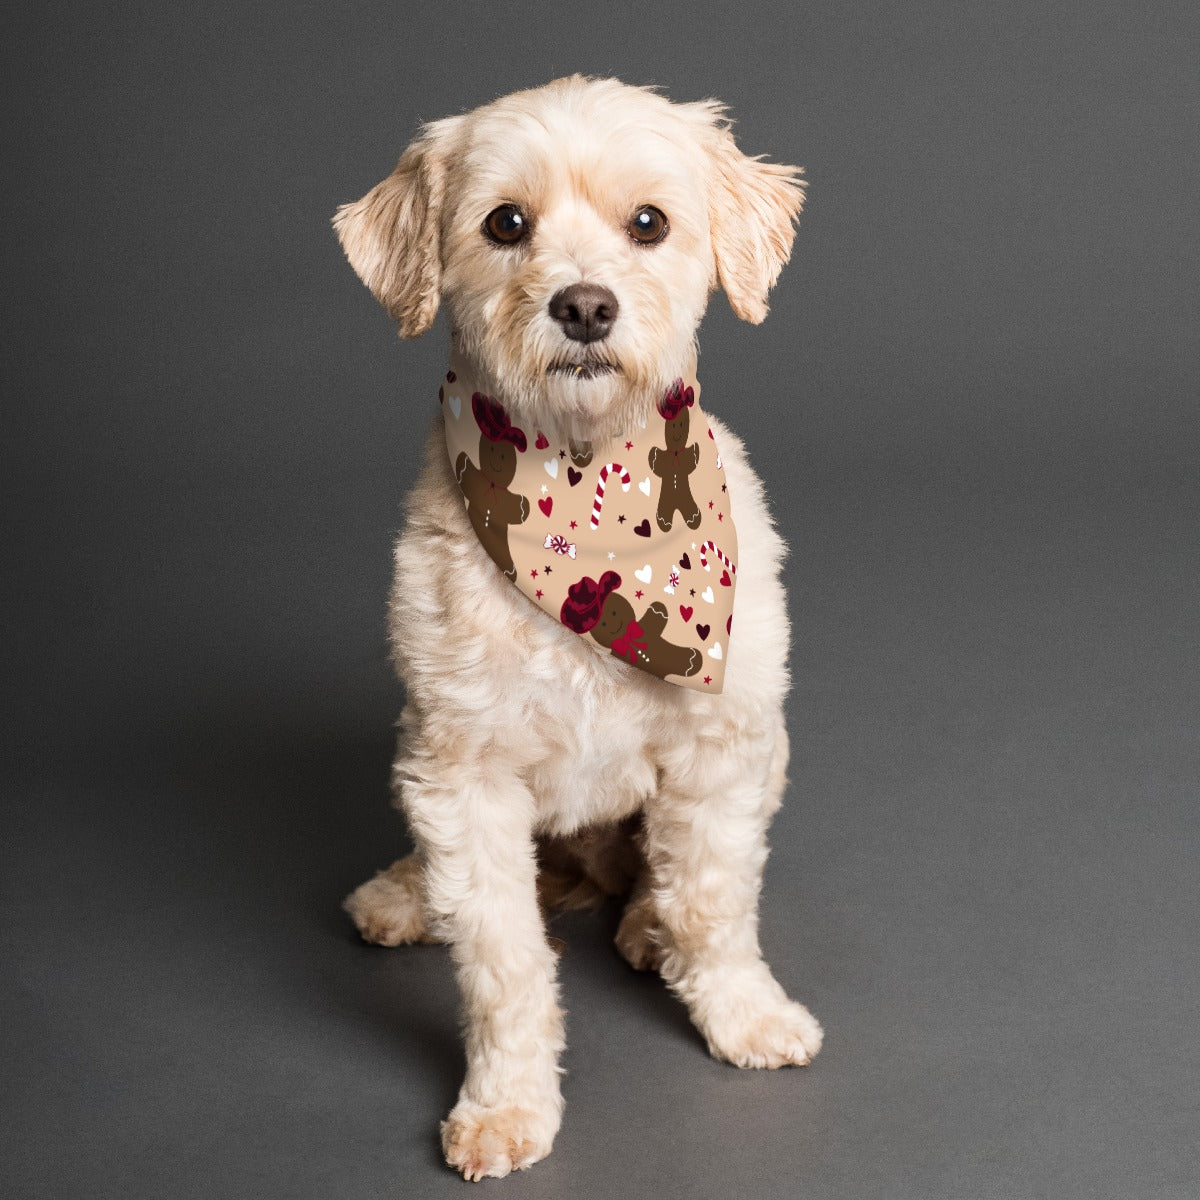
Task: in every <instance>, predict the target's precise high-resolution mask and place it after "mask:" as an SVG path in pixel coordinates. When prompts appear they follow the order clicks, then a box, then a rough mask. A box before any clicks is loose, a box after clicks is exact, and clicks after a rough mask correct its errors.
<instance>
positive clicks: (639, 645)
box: [612, 621, 646, 663]
mask: <svg viewBox="0 0 1200 1200" xmlns="http://www.w3.org/2000/svg"><path fill="white" fill-rule="evenodd" d="M642 636H643V635H642V627H641V626H640V625H639V624H638V623H637V622H636V621H630V622H629V624H628V625H627V626H626V627H625V633H624V634H623V635H622V636H621V637H619V638H617V640H616V641H615V642H613V644H612V652H613V653H614V654H615V655H616V656H617V657H618V658H624V657H625V656H626V655H628V656H629V661H630V662H631V663H636V662H637V656H638V651H639V650H645V649H646V643H645V642H639V641H635V640H634V639H636V638H640V637H642Z"/></svg>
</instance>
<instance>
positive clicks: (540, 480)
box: [440, 361, 737, 692]
mask: <svg viewBox="0 0 1200 1200" xmlns="http://www.w3.org/2000/svg"><path fill="white" fill-rule="evenodd" d="M454 368H455V369H454V370H451V371H450V372H449V373H448V374H447V376H446V382H445V384H444V385H443V387H442V389H441V393H440V396H441V401H442V412H443V414H444V416H445V419H446V448H447V450H448V451H449V454H450V466H451V469H452V470H453V471H454V476H455V478H456V479H457V480H458V483H459V486H460V487H461V488H462V493H463V498H464V500H465V501H466V505H467V516H468V517H469V518H470V520H471V524H472V526H473V527H474V529H475V532H476V533H477V534H478V535H479V540H480V542H481V543H482V544H483V547H484V549H485V550H487V552H488V554H489V555H490V556H491V557H492V559H493V560H494V561H495V563H496V565H497V566H498V567H499V568H500V570H501V571H503V572H504V574H505V575H506V576H508V578H509V579H511V580H512V581H513V582H514V583H515V584H516V585H517V587H518V588H520V590H521V591H522V592H524V593H525V595H526V596H528V597H529V599H530V600H532V601H533V602H534V603H535V604H536V605H537V606H538V607H539V608H540V609H542V611H543V612H544V613H545V614H546V615H547V616H548V617H550V618H551V619H552V620H555V621H559V622H561V623H562V624H563V625H565V626H567V628H569V629H572V630H574V632H576V633H578V634H583V635H588V636H590V637H592V638H593V639H594V640H595V641H596V642H597V643H599V644H600V645H601V646H603V647H604V648H605V649H607V650H608V651H609V652H610V653H611V654H613V655H615V656H616V657H617V658H620V659H622V660H623V661H625V662H628V663H630V664H631V665H632V666H635V667H639V668H640V669H641V670H643V671H648V672H650V674H652V675H657V676H658V677H659V678H660V679H665V680H666V681H667V682H668V683H676V684H680V685H681V686H683V687H691V688H697V689H699V690H700V691H705V692H719V691H720V690H721V685H722V682H723V680H724V676H725V661H726V659H727V657H728V655H729V638H730V634H731V631H732V625H733V594H734V590H735V588H736V586H737V534H736V532H735V530H734V527H733V519H732V517H731V515H730V509H729V492H728V490H727V489H726V484H725V471H724V469H723V467H722V465H721V455H720V451H719V448H718V446H717V444H716V441H715V440H714V439H713V435H712V431H711V430H710V429H709V427H708V422H707V421H706V420H705V418H704V414H703V413H702V412H701V411H700V407H699V404H698V403H697V401H698V399H699V391H700V388H699V384H697V383H696V382H695V381H694V380H693V381H691V382H690V383H689V382H685V381H684V380H677V381H676V382H675V383H674V384H673V385H672V386H671V387H670V388H669V389H668V390H667V392H666V393H665V395H664V396H663V398H662V399H661V400H660V401H659V405H658V413H657V414H656V415H655V417H654V418H653V419H652V420H651V421H650V422H649V423H648V424H647V425H646V427H645V428H644V429H635V430H632V431H630V432H629V433H628V434H627V435H624V436H621V437H617V438H613V439H612V440H611V441H608V442H605V443H603V444H598V443H597V444H593V443H582V444H581V443H578V442H574V441H571V442H566V443H562V442H558V441H551V440H550V438H549V437H547V435H546V434H545V433H544V432H543V431H542V430H540V429H534V428H522V427H519V426H516V425H514V424H512V422H511V421H510V419H509V416H508V413H507V412H506V411H505V409H504V407H503V405H502V404H501V403H500V402H499V401H498V400H497V399H496V398H494V397H491V396H486V395H484V394H483V393H482V392H479V391H477V390H475V388H474V387H473V386H472V383H471V380H470V379H469V378H466V375H467V374H468V370H469V369H468V368H467V367H466V366H465V364H463V363H462V362H461V361H455V363H454Z"/></svg>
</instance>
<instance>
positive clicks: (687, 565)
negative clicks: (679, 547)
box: [679, 554, 692, 571]
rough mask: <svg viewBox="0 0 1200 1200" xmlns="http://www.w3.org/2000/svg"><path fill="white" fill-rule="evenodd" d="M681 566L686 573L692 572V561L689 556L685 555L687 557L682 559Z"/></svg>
mask: <svg viewBox="0 0 1200 1200" xmlns="http://www.w3.org/2000/svg"><path fill="white" fill-rule="evenodd" d="M679 565H680V566H681V567H682V568H683V569H684V570H685V571H690V570H691V569H692V560H691V559H690V558H688V556H687V555H686V554H685V555H684V556H683V557H682V558H681V559H680V560H679Z"/></svg>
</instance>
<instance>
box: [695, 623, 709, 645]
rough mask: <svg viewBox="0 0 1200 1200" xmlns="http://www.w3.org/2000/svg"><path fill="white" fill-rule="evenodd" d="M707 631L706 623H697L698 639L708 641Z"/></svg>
mask: <svg viewBox="0 0 1200 1200" xmlns="http://www.w3.org/2000/svg"><path fill="white" fill-rule="evenodd" d="M708 631H709V626H708V625H697V626H696V632H697V633H698V634H699V635H700V640H701V641H702V642H707V641H708Z"/></svg>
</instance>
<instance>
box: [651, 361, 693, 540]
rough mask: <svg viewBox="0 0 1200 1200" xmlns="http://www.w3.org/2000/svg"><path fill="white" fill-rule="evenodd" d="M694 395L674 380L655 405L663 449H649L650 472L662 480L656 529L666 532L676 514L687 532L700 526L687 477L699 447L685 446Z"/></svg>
mask: <svg viewBox="0 0 1200 1200" xmlns="http://www.w3.org/2000/svg"><path fill="white" fill-rule="evenodd" d="M694 401H695V393H694V392H693V390H692V389H691V388H690V387H684V385H683V380H681V379H677V380H676V381H675V382H674V383H673V384H672V385H671V386H670V388H669V389H668V390H667V394H666V395H665V396H664V397H663V398H662V399H661V400H660V401H659V404H658V411H659V413H660V414H661V415H662V417H663V420H664V421H666V442H667V445H666V449H663V448H662V447H660V446H652V447H651V448H650V470H651V471H653V472H654V474H655V475H657V476H658V477H659V479H661V480H662V489H661V491H660V492H659V496H658V513H657V519H658V527H659V529H661V530H663V532H664V533H665V532H667V531H668V530H669V529H670V528H671V525H672V523H673V522H674V520H675V514H676V513H679V515H680V516H681V517H683V520H684V522H685V524H686V525H687V527H688V528H689V529H695V528H696V527H697V526H698V525H699V524H700V505H698V504H697V503H696V501H695V498H694V497H693V496H692V485H691V482H690V481H689V478H688V477H689V476H690V475H691V473H692V472H693V471H694V470H695V469H696V467H697V466H698V465H699V463H700V443H699V442H693V443H692V444H691V445H690V446H689V445H688V444H687V439H688V427H689V424H690V421H689V417H688V409H689V408H691V406H692V404H693V403H694Z"/></svg>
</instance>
